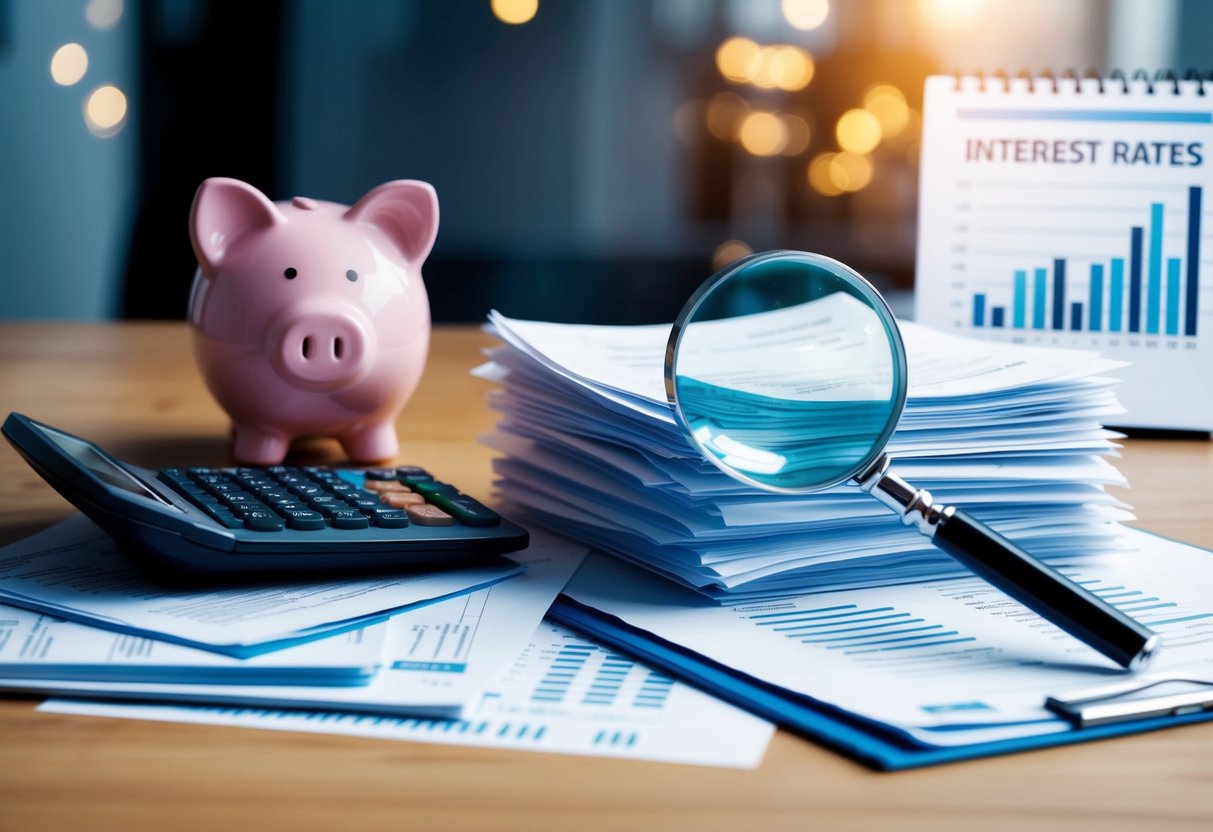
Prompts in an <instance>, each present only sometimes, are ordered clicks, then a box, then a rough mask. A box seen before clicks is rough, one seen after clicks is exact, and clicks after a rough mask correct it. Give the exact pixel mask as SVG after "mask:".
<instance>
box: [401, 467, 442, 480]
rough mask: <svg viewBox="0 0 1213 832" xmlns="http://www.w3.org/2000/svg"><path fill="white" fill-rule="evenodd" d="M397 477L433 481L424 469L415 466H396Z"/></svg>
mask: <svg viewBox="0 0 1213 832" xmlns="http://www.w3.org/2000/svg"><path fill="white" fill-rule="evenodd" d="M396 476H397V477H421V478H423V479H433V477H431V476H430V472H429V471H427V470H425V469H424V468H418V467H417V466H416V465H397V466H396Z"/></svg>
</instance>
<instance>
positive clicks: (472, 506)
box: [430, 494, 501, 526]
mask: <svg viewBox="0 0 1213 832" xmlns="http://www.w3.org/2000/svg"><path fill="white" fill-rule="evenodd" d="M430 502H431V503H433V504H434V505H436V506H438V508H440V509H442V510H443V511H445V512H447V513H448V514H451V515H453V516H454V517H455V519H457V520H458V521H459V522H460V523H463V524H464V525H465V526H496V525H497V524H499V523H500V522H501V517H500V515H498V514H497V512H495V511H493V510H492V509H490V508H488V507H487V506H485V505H483V504H481V503H478V502H477V501H475V500H473V499H472V498H471V497H469V496H467V495H466V494H456V495H455V496H450V495H448V494H436V495H434V496H433V497H431V498H430Z"/></svg>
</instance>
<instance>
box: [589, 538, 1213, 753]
mask: <svg viewBox="0 0 1213 832" xmlns="http://www.w3.org/2000/svg"><path fill="white" fill-rule="evenodd" d="M1122 534H1123V536H1124V537H1125V543H1126V549H1125V550H1124V551H1122V552H1119V553H1114V554H1110V555H1101V556H1091V557H1074V558H1071V559H1068V562H1066V563H1064V564H1063V565H1062V566H1061V567H1060V568H1061V570H1062V571H1063V572H1064V573H1065V574H1066V575H1068V576H1070V577H1071V578H1072V579H1073V580H1074V581H1076V582H1077V583H1079V584H1081V585H1082V586H1084V587H1086V588H1087V589H1089V590H1090V591H1092V592H1094V593H1095V594H1097V595H1099V596H1100V597H1102V598H1103V599H1104V600H1106V601H1107V602H1108V603H1110V604H1112V605H1113V606H1115V607H1117V608H1118V609H1120V610H1121V611H1123V612H1125V613H1127V614H1128V615H1130V616H1132V617H1133V618H1135V619H1137V620H1138V621H1141V622H1142V623H1143V624H1145V625H1147V626H1148V627H1150V628H1151V629H1153V630H1154V631H1155V632H1157V633H1159V634H1160V635H1161V637H1162V649H1161V651H1160V653H1159V654H1158V655H1157V657H1156V658H1155V661H1154V663H1153V664H1152V665H1151V667H1150V672H1151V674H1152V675H1154V674H1167V673H1187V674H1192V675H1195V676H1197V677H1202V678H1205V679H1209V680H1210V681H1213V602H1211V601H1210V598H1209V593H1208V589H1207V588H1208V587H1209V586H1213V553H1210V552H1207V551H1204V550H1201V549H1196V548H1194V547H1191V546H1186V545H1184V544H1181V543H1176V542H1174V541H1169V540H1165V539H1162V538H1158V537H1155V536H1153V535H1150V534H1147V533H1145V532H1140V531H1136V530H1130V529H1126V530H1124V531H1123V533H1122ZM565 593H566V594H567V595H568V596H569V597H570V598H572V599H573V600H575V601H577V602H578V603H581V604H583V605H585V606H588V607H591V608H593V609H595V610H599V611H601V612H603V613H606V614H608V615H612V616H616V617H618V618H620V619H622V620H623V621H624V622H626V623H627V624H629V625H631V626H633V627H636V628H639V629H641V630H644V631H646V632H648V633H651V634H652V635H654V636H656V637H658V638H660V639H664V640H666V641H669V642H673V643H674V644H677V645H680V646H682V647H684V648H686V649H687V650H690V651H692V652H694V653H697V654H699V655H702V656H704V657H706V658H708V659H711V660H713V661H716V662H719V663H721V664H724V665H727V666H729V667H731V668H733V669H735V670H736V671H738V672H740V673H744V674H747V675H749V676H752V677H754V678H756V679H759V680H761V681H763V682H766V683H769V684H773V685H777V686H779V687H782V688H786V689H787V690H789V691H792V692H794V693H797V694H801V695H804V696H808V697H811V698H812V699H814V700H816V701H818V702H822V703H826V704H829V705H833V706H835V707H837V708H840V709H841V710H843V711H846V712H849V713H852V714H857V715H859V716H863V717H866V718H868V719H872V720H875V721H877V722H880V723H883V724H885V725H888V726H890V727H892V728H893V729H895V730H898V731H901V732H904V733H905V734H907V735H908V736H910V737H912V738H914V739H915V740H917V741H919V742H922V743H926V744H929V745H940V746H943V745H965V744H970V743H974V742H979V741H988V740H995V739H1005V738H1010V737H1019V736H1031V735H1039V734H1044V733H1049V732H1054V731H1064V730H1068V727H1069V726H1068V723H1066V722H1064V721H1063V720H1061V719H1059V718H1057V717H1055V716H1054V715H1053V714H1052V713H1051V712H1050V711H1048V710H1046V709H1045V708H1044V701H1045V698H1046V697H1047V696H1050V695H1053V694H1058V693H1063V692H1069V691H1071V690H1075V689H1082V688H1086V687H1092V686H1099V685H1103V684H1107V683H1109V682H1114V681H1117V680H1121V679H1125V678H1127V673H1126V672H1125V671H1122V670H1121V669H1120V668H1118V667H1116V666H1114V665H1113V664H1112V663H1111V662H1110V661H1108V660H1107V659H1105V658H1104V657H1102V656H1101V655H1099V654H1098V653H1096V652H1095V651H1093V650H1091V649H1090V648H1088V647H1087V646H1086V645H1084V644H1082V643H1081V642H1079V641H1078V640H1076V639H1074V638H1072V637H1071V636H1069V635H1067V634H1065V633H1064V632H1062V631H1060V630H1058V629H1057V628H1056V627H1054V626H1052V625H1051V624H1049V623H1048V622H1046V621H1044V620H1043V619H1041V618H1040V617H1039V616H1038V615H1036V614H1035V613H1033V612H1031V611H1030V610H1027V609H1026V608H1024V607H1023V606H1021V605H1020V604H1019V603H1018V602H1016V601H1013V600H1011V599H1010V598H1008V597H1007V596H1005V595H1003V594H1002V593H1001V592H1000V591H999V590H997V589H995V588H993V587H991V586H989V585H988V584H986V583H985V582H984V581H981V580H979V579H977V578H964V579H957V580H948V581H933V582H927V583H922V584H910V585H906V586H894V587H885V588H876V589H865V590H855V591H850V592H831V593H822V594H816V595H809V596H803V597H800V598H792V599H785V600H779V601H769V602H764V603H754V604H740V605H735V606H726V607H722V606H717V605H714V604H710V603H707V602H705V601H704V600H703V599H702V598H701V597H699V596H697V595H696V594H694V593H691V592H688V591H687V590H684V589H681V588H679V587H677V586H675V585H673V584H671V583H669V582H667V581H662V580H660V579H656V578H653V577H651V576H648V575H646V574H645V573H643V572H640V571H638V570H636V569H634V568H632V567H629V566H627V565H626V564H623V563H620V562H618V561H616V560H613V559H610V558H606V557H602V556H598V555H595V556H593V557H592V558H590V559H589V560H587V561H586V563H585V565H583V567H582V569H581V570H580V571H579V572H578V573H577V576H576V577H575V578H574V580H573V581H572V582H570V584H569V586H568V587H566V589H565Z"/></svg>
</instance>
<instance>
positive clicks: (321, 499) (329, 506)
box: [307, 494, 346, 514]
mask: <svg viewBox="0 0 1213 832" xmlns="http://www.w3.org/2000/svg"><path fill="white" fill-rule="evenodd" d="M307 504H308V506H310V507H311V509H312V511H319V512H321V513H323V514H328V513H329V512H331V511H337V510H338V509H344V508H345V507H346V505H345V500H340V499H338V498H337V497H333V496H332V495H329V494H320V495H318V496H316V497H312V498H310V499H309V500H308V501H307Z"/></svg>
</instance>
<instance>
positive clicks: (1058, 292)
mask: <svg viewBox="0 0 1213 832" xmlns="http://www.w3.org/2000/svg"><path fill="white" fill-rule="evenodd" d="M1065 325H1066V261H1065V260H1064V259H1062V258H1058V259H1056V260H1054V261H1053V328H1054V329H1064V328H1065Z"/></svg>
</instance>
